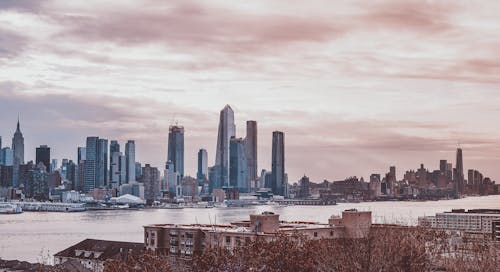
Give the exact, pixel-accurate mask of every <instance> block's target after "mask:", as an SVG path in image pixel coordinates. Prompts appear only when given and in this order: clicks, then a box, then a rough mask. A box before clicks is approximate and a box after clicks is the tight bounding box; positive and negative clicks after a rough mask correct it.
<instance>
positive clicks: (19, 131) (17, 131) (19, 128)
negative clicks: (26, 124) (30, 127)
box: [16, 113, 21, 133]
mask: <svg viewBox="0 0 500 272" xmlns="http://www.w3.org/2000/svg"><path fill="white" fill-rule="evenodd" d="M16 133H21V127H20V125H19V113H18V114H17V128H16Z"/></svg>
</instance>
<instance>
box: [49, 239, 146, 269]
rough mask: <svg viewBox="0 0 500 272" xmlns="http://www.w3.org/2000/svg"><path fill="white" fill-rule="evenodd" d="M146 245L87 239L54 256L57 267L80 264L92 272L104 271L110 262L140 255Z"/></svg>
mask: <svg viewBox="0 0 500 272" xmlns="http://www.w3.org/2000/svg"><path fill="white" fill-rule="evenodd" d="M143 251H144V244H142V243H129V242H116V241H103V240H94V239H86V240H84V241H82V242H80V243H78V244H76V245H74V246H71V247H69V248H67V249H65V250H63V251H61V252H59V253H57V254H55V255H54V263H55V264H56V265H58V264H63V263H67V262H73V263H78V264H79V265H82V266H83V267H84V268H86V269H89V270H91V271H97V272H100V271H104V264H105V263H106V261H108V260H117V259H122V260H124V259H125V258H126V257H127V255H129V254H132V253H135V254H140V253H142V252H143Z"/></svg>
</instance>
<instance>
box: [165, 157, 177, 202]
mask: <svg viewBox="0 0 500 272" xmlns="http://www.w3.org/2000/svg"><path fill="white" fill-rule="evenodd" d="M164 175H165V181H166V183H167V186H165V187H167V188H166V189H167V190H168V191H169V192H170V194H172V195H175V193H176V186H177V180H178V178H177V172H175V169H174V163H173V162H171V161H167V162H166V163H165V173H164Z"/></svg>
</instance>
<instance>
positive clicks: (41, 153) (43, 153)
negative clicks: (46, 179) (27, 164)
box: [35, 145, 50, 171]
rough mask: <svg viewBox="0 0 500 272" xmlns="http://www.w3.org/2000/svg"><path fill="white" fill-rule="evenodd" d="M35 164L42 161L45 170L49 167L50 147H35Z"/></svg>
mask: <svg viewBox="0 0 500 272" xmlns="http://www.w3.org/2000/svg"><path fill="white" fill-rule="evenodd" d="M35 162H36V165H38V164H39V163H43V165H44V166H45V169H46V171H49V169H50V147H48V146H46V145H41V146H40V147H37V148H36V160H35Z"/></svg>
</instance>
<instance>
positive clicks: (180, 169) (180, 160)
mask: <svg viewBox="0 0 500 272" xmlns="http://www.w3.org/2000/svg"><path fill="white" fill-rule="evenodd" d="M167 160H169V161H171V162H173V163H174V171H175V172H177V173H178V174H179V177H180V178H182V177H184V127H181V126H170V128H169V130H168V158H167Z"/></svg>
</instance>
